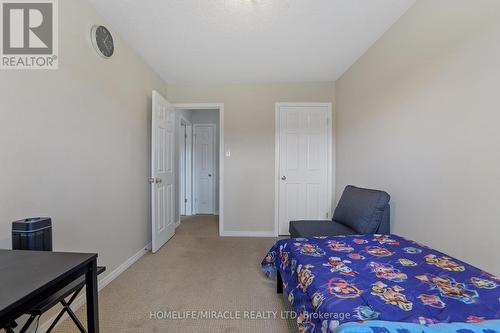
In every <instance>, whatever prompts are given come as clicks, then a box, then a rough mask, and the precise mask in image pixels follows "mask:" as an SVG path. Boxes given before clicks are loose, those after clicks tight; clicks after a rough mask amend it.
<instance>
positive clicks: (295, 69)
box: [90, 0, 415, 83]
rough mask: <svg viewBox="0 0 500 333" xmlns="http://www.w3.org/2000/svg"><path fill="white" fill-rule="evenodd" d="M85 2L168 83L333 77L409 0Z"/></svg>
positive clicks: (160, 0)
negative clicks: (91, 5)
mask: <svg viewBox="0 0 500 333" xmlns="http://www.w3.org/2000/svg"><path fill="white" fill-rule="evenodd" d="M90 2H91V3H92V4H93V5H94V7H95V8H96V9H97V10H98V11H99V13H100V14H101V15H102V16H103V17H104V18H105V20H106V21H107V22H108V23H109V24H110V27H111V29H112V30H114V31H117V32H118V33H120V35H121V36H122V37H123V38H124V39H125V40H126V41H127V42H128V43H129V44H130V45H131V46H132V47H133V48H135V49H136V50H137V51H138V52H139V53H140V54H141V55H142V57H143V58H144V59H145V60H146V61H147V62H148V64H149V65H150V66H151V67H153V68H154V69H155V70H156V71H157V72H158V73H159V74H160V75H161V76H162V77H163V79H165V80H166V81H167V82H169V83H235V82H293V81H333V80H336V79H337V78H339V77H340V76H341V75H342V74H343V73H344V72H345V71H346V70H347V69H348V68H349V67H350V66H351V65H352V64H353V63H354V62H355V61H356V60H357V59H358V58H359V57H360V56H361V55H362V54H363V53H364V52H365V51H366V50H367V49H368V48H369V47H370V46H371V45H372V44H373V43H374V42H375V41H376V40H377V39H378V38H379V37H380V36H381V35H382V34H383V33H384V32H385V31H387V29H388V28H389V27H390V26H391V25H392V24H393V23H394V22H396V20H397V19H398V18H399V17H400V16H401V15H402V14H403V13H404V12H405V11H406V10H407V9H408V8H409V7H411V5H413V4H414V2H415V0H90ZM117 51H118V52H119V50H117Z"/></svg>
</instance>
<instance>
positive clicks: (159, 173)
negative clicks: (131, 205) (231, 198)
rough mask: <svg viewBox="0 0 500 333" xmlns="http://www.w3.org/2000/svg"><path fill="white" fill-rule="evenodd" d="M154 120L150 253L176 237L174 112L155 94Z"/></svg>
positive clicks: (152, 132)
mask: <svg viewBox="0 0 500 333" xmlns="http://www.w3.org/2000/svg"><path fill="white" fill-rule="evenodd" d="M151 120H152V130H151V141H152V142H151V178H150V180H149V182H150V183H151V222H152V226H151V230H152V237H151V250H152V252H153V253H155V252H156V251H158V250H159V249H160V248H161V247H162V246H163V244H165V243H166V242H167V241H168V240H169V239H170V238H172V236H173V235H174V233H175V222H174V211H175V209H174V208H175V196H174V195H175V173H174V166H175V163H174V147H175V136H174V133H175V109H174V108H173V107H172V106H171V105H170V104H169V103H168V102H167V101H166V100H165V98H163V97H162V96H161V95H160V94H159V93H158V92H156V91H153V107H152V116H151Z"/></svg>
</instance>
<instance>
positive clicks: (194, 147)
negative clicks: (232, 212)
mask: <svg viewBox="0 0 500 333" xmlns="http://www.w3.org/2000/svg"><path fill="white" fill-rule="evenodd" d="M197 127H211V128H213V133H214V137H213V142H212V144H213V147H214V153H215V149H217V124H214V123H196V124H193V198H196V195H197V192H198V189H197V187H196V180H195V179H194V176H196V164H197V161H196V134H195V133H196V128H197ZM215 158H216V157H215V156H214V157H213V159H212V168H213V170H214V175H213V176H214V180H213V184H214V187H213V189H212V190H213V195H212V206H213V207H214V211H213V215H217V209H216V207H215V203H216V200H215V196H216V195H217V190H216V187H215V185H217V181H218V179H219V177H218V176H217V174H218V170H216V169H217V163H216V162H215ZM219 191H220V189H219ZM193 213H194V214H198V211H197V210H196V205H195V204H194V205H193Z"/></svg>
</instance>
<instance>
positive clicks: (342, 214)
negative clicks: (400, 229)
mask: <svg viewBox="0 0 500 333" xmlns="http://www.w3.org/2000/svg"><path fill="white" fill-rule="evenodd" d="M390 199H391V196H390V195H389V194H388V193H387V192H384V191H378V190H370V189H366V188H359V187H355V186H352V185H348V186H346V188H345V189H344V193H342V197H340V201H339V203H338V205H337V208H336V209H335V213H334V214H333V218H332V220H327V221H304V220H303V221H290V225H289V231H290V236H291V237H292V238H298V237H309V236H340V235H356V234H376V233H378V234H388V233H390V206H389V201H390Z"/></svg>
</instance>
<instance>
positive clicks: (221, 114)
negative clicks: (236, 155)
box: [173, 103, 225, 236]
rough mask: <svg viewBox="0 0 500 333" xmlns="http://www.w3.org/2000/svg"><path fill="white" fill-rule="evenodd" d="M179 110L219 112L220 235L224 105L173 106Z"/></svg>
mask: <svg viewBox="0 0 500 333" xmlns="http://www.w3.org/2000/svg"><path fill="white" fill-rule="evenodd" d="M173 106H174V108H176V109H178V110H212V109H216V110H219V235H220V236H223V235H224V233H225V231H224V156H225V155H224V147H225V145H224V103H182V104H173Z"/></svg>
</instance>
